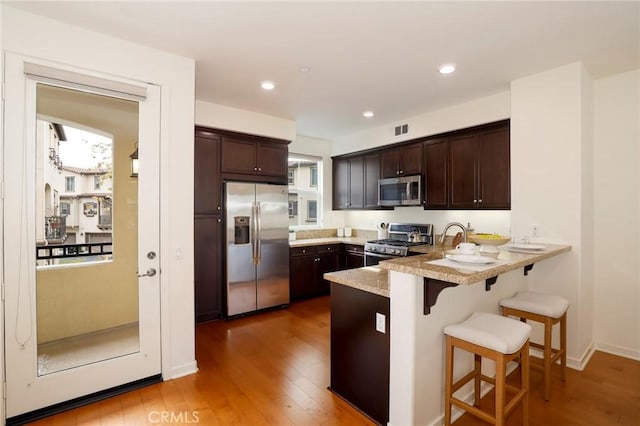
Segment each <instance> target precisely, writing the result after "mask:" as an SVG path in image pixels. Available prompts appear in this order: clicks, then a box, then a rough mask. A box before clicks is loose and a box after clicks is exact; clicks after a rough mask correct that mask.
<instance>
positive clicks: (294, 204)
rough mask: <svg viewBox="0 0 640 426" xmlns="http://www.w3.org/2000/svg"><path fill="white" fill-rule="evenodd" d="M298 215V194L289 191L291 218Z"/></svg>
mask: <svg viewBox="0 0 640 426" xmlns="http://www.w3.org/2000/svg"><path fill="white" fill-rule="evenodd" d="M296 216H298V194H296V193H295V192H290V193H289V219H291V218H294V217H296Z"/></svg>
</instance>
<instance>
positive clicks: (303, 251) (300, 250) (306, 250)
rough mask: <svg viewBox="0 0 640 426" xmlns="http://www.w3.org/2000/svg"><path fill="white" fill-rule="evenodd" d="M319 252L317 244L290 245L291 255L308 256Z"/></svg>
mask: <svg viewBox="0 0 640 426" xmlns="http://www.w3.org/2000/svg"><path fill="white" fill-rule="evenodd" d="M317 252H318V250H317V247H316V246H304V247H290V248H289V254H290V255H291V256H307V255H310V254H316V253H317Z"/></svg>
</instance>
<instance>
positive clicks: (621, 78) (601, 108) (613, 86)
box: [594, 70, 640, 359]
mask: <svg viewBox="0 0 640 426" xmlns="http://www.w3.org/2000/svg"><path fill="white" fill-rule="evenodd" d="M639 105H640V70H635V71H632V72H627V73H624V74H619V75H615V76H612V77H609V78H603V79H601V80H597V81H596V82H595V85H594V109H595V120H594V141H595V149H594V171H595V172H594V175H595V185H594V234H595V241H596V244H595V245H594V247H595V250H594V260H595V261H594V278H595V301H596V303H595V312H594V339H595V342H596V347H597V348H600V349H603V350H606V351H608V352H612V353H617V354H620V355H624V356H628V357H632V358H635V359H640V327H638V324H640V268H639V265H640V249H639V243H640V223H639V221H640V208H639V203H640V183H639V180H640V174H639V173H638V169H639V168H640V167H639V155H640V150H639V149H638V147H639V144H640V131H639V129H638V126H639V124H638V123H639V122H640V106H639Z"/></svg>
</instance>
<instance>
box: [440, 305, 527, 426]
mask: <svg viewBox="0 0 640 426" xmlns="http://www.w3.org/2000/svg"><path fill="white" fill-rule="evenodd" d="M444 333H445V334H446V336H447V337H446V340H447V341H446V376H445V401H444V402H445V404H444V423H445V425H447V426H449V425H450V424H451V405H452V404H453V405H455V406H457V407H459V408H461V409H463V410H465V411H466V412H468V413H470V414H473V415H475V416H477V417H479V418H481V419H483V420H485V421H487V422H489V423H492V424H495V425H498V426H502V425H504V424H505V422H506V418H507V416H508V415H509V413H510V412H511V411H512V410H513V409H514V408H515V407H516V406H517V405H518V403H520V402H522V424H523V425H528V424H529V335H530V334H531V326H529V325H528V324H525V323H522V322H519V321H515V320H512V319H509V318H505V317H502V316H500V315H494V314H489V313H482V312H476V313H474V314H473V315H471V316H470V317H469V318H468V319H467V320H465V321H463V322H461V323H459V324H452V325H448V326H447V327H445V329H444ZM455 348H460V349H464V350H466V351H468V352H471V353H473V355H474V368H473V370H472V371H471V372H470V373H468V374H467V375H465V376H464V377H462V378H461V379H460V380H458V381H457V382H455V383H453V354H454V349H455ZM482 358H488V359H491V360H493V361H495V363H496V376H495V379H494V378H491V377H488V376H485V375H484V374H482ZM516 359H517V360H519V362H520V380H521V383H520V387H519V388H518V387H515V386H511V385H508V384H507V383H506V379H507V371H506V370H507V363H508V362H509V361H512V360H516ZM471 380H473V381H474V406H471V405H469V404H467V403H466V402H464V401H461V400H460V399H458V398H456V397H454V396H453V394H454V392H456V391H457V390H458V389H460V388H461V387H462V386H464V385H465V384H466V383H468V382H469V381H471ZM481 381H485V382H488V383H491V384H493V385H495V395H496V396H495V413H494V414H493V415H492V414H491V413H490V412H486V411H483V410H481V409H480V408H478V406H479V405H480V382H481ZM507 390H509V391H510V392H512V393H514V394H515V395H514V396H513V397H512V398H511V399H510V400H509V402H508V403H507V401H506V391H507Z"/></svg>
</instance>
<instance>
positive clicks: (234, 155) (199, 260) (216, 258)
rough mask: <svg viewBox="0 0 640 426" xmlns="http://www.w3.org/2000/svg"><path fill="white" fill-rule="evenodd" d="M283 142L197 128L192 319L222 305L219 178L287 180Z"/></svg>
mask: <svg viewBox="0 0 640 426" xmlns="http://www.w3.org/2000/svg"><path fill="white" fill-rule="evenodd" d="M287 143H288V142H287V141H283V140H278V139H272V138H263V137H259V136H252V135H244V134H241V133H235V132H227V131H223V130H217V129H209V128H206V127H196V129H195V141H194V279H195V317H196V321H197V322H201V321H208V320H212V319H218V318H221V317H222V315H223V306H224V292H223V289H224V284H225V283H224V279H225V274H224V263H223V260H224V257H223V254H224V232H223V228H222V225H223V213H224V205H223V194H222V193H223V181H224V180H225V179H228V180H237V181H250V182H271V183H286V182H287V156H288V148H287Z"/></svg>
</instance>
